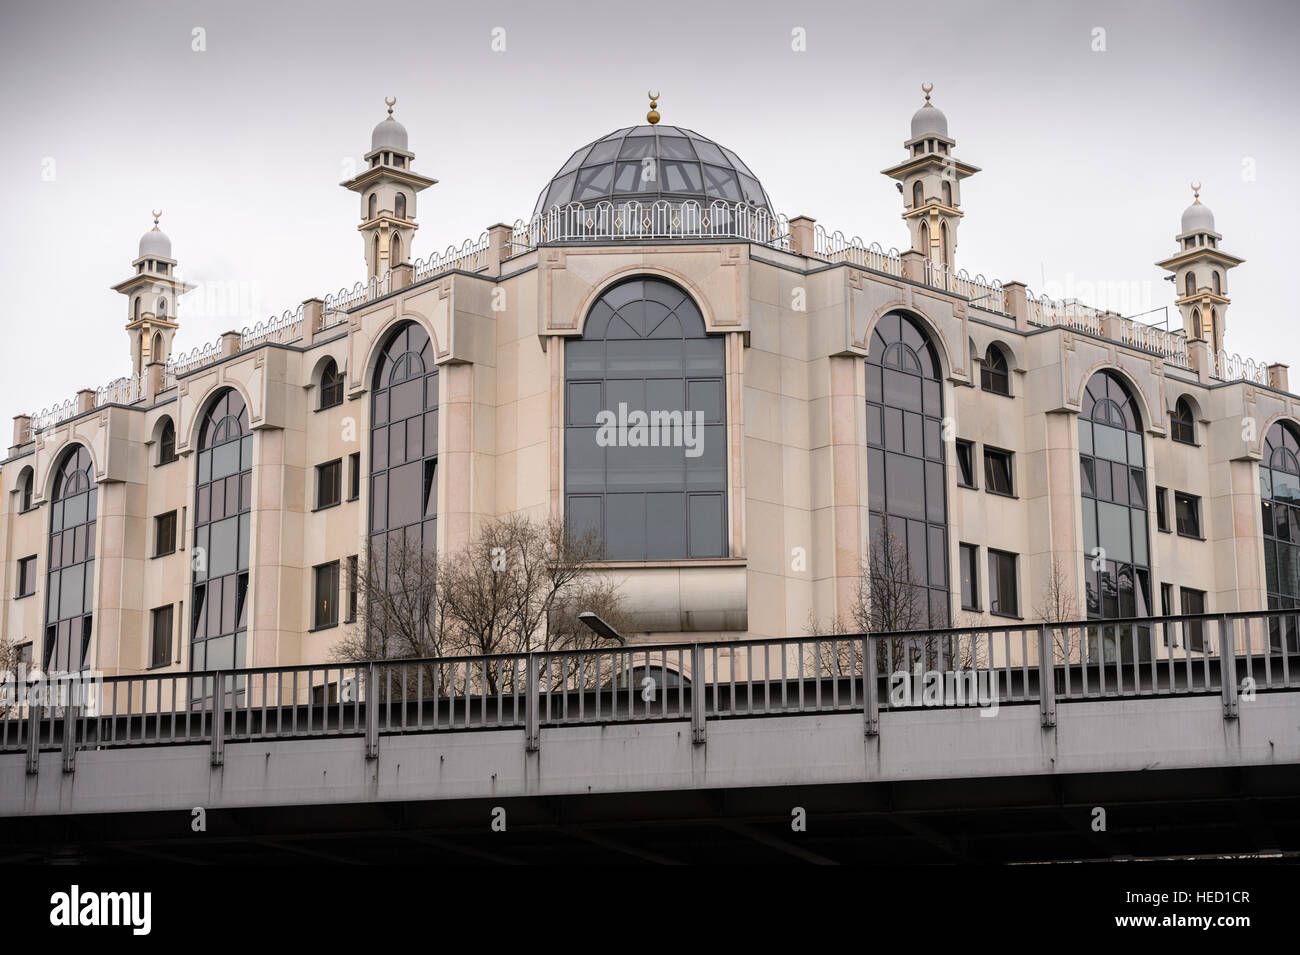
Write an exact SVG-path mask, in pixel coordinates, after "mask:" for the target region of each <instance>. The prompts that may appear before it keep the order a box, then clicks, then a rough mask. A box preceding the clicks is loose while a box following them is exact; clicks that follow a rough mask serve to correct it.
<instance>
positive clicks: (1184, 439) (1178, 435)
mask: <svg viewBox="0 0 1300 955" xmlns="http://www.w3.org/2000/svg"><path fill="white" fill-rule="evenodd" d="M1169 436H1170V437H1171V438H1173V439H1174V440H1175V441H1177V442H1178V443H1179V444H1195V443H1196V425H1195V423H1194V421H1193V418H1192V406H1191V404H1189V403H1188V401H1187V399H1186V398H1179V399H1178V403H1177V404H1176V405H1174V413H1173V415H1172V416H1171V417H1170V419H1169Z"/></svg>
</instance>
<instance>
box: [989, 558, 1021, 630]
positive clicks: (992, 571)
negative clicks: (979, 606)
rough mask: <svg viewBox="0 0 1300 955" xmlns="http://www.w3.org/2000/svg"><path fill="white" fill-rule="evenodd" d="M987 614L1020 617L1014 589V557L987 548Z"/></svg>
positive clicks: (1015, 588) (1017, 599)
mask: <svg viewBox="0 0 1300 955" xmlns="http://www.w3.org/2000/svg"><path fill="white" fill-rule="evenodd" d="M989 612H990V613H995V614H997V615H998V616H1001V617H1018V616H1020V596H1019V593H1018V590H1017V587H1016V555H1015V554H1008V553H1007V552H1005V551H1000V550H993V548H991V547H990V548H989Z"/></svg>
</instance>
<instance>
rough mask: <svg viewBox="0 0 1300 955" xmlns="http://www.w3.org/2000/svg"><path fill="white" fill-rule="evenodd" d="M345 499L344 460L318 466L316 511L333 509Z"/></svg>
mask: <svg viewBox="0 0 1300 955" xmlns="http://www.w3.org/2000/svg"><path fill="white" fill-rule="evenodd" d="M342 499H343V459H342V458H336V459H334V460H333V461H329V462H327V463H325V464H318V465H317V466H316V510H320V509H321V508H322V507H333V506H334V505H335V504H337V503H339V501H341V500H342Z"/></svg>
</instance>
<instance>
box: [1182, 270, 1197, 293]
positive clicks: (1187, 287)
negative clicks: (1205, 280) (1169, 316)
mask: <svg viewBox="0 0 1300 955" xmlns="http://www.w3.org/2000/svg"><path fill="white" fill-rule="evenodd" d="M1183 294H1184V295H1195V294H1196V273H1195V272H1191V271H1189V272H1188V273H1187V274H1186V275H1185V276H1183Z"/></svg>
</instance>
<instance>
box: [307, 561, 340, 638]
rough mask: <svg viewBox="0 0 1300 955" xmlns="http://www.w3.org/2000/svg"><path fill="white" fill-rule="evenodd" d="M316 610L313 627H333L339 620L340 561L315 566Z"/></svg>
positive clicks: (315, 628) (317, 628)
mask: <svg viewBox="0 0 1300 955" xmlns="http://www.w3.org/2000/svg"><path fill="white" fill-rule="evenodd" d="M315 578H316V587H315V600H314V603H315V610H314V611H313V613H312V629H314V630H320V629H322V628H323V627H332V626H334V625H335V624H337V623H338V622H339V562H338V561H337V560H335V561H331V562H330V563H328V564H319V565H318V566H317V567H316V568H315Z"/></svg>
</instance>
